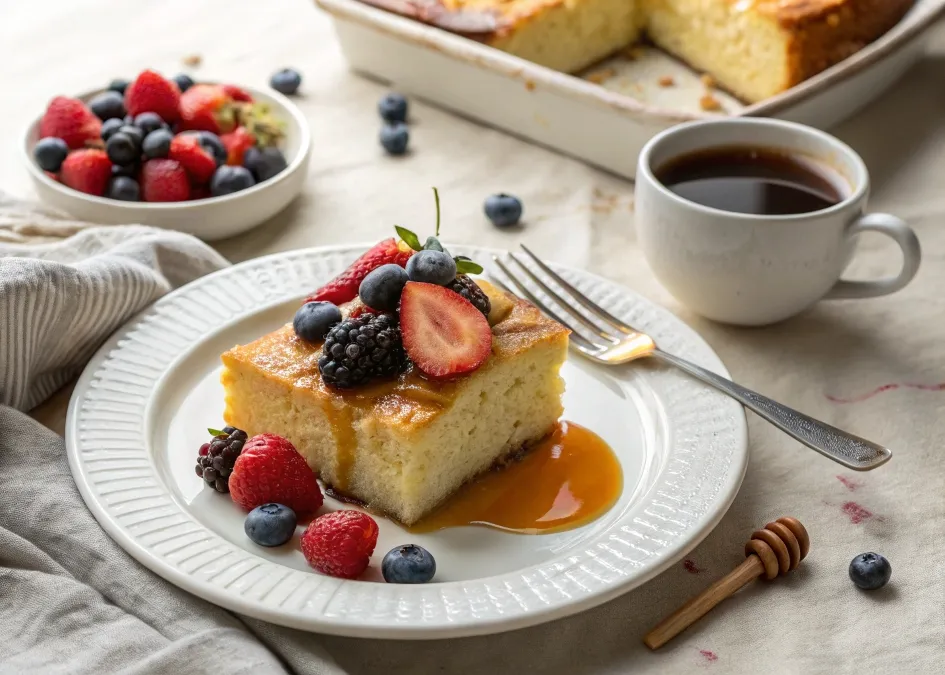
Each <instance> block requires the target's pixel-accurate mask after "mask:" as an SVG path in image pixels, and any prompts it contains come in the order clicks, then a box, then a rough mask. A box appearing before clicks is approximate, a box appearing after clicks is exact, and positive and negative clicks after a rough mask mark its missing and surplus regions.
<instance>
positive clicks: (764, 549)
mask: <svg viewBox="0 0 945 675" xmlns="http://www.w3.org/2000/svg"><path fill="white" fill-rule="evenodd" d="M809 550H810V537H809V536H808V534H807V530H806V529H804V526H803V525H801V523H800V521H799V520H797V518H790V517H788V516H785V517H783V518H778V519H777V520H776V521H775V522H773V523H768V524H767V525H765V527H764V529H763V530H755V531H754V532H752V533H751V539H750V540H749V541H748V543H747V544H745V556H746V558H745V562H743V563H742V564H741V565H739V566H738V567H736V568H735V569H734V570H732V571H731V572H729V573H728V574H727V575H726V576H724V577H722V578H721V579H719V580H718V581H716V582H715V583H714V584H712V585H711V586H709V587H708V588H707V589H705V590H704V591H703V592H702V593H700V594H699V595H697V596H696V597H694V598H693V599H691V600H690V601H689V602H687V603H686V604H685V605H683V606H682V607H680V608H679V609H677V610H676V611H675V612H673V613H672V614H671V615H669V616H668V617H666V618H665V619H663V621H661V622H660V624H659V625H658V626H657V627H656V628H654V629H653V630H651V631H650V632H649V633H647V634H646V636H645V637H644V638H643V642H644V644H646V646H647V647H649V648H650V649H659V648H660V647H662V646H663V645H665V644H666V643H667V642H669V641H670V640H672V639H673V638H674V637H676V636H677V635H679V634H680V633H682V632H683V631H684V630H686V629H687V628H688V627H689V626H691V625H692V624H694V623H695V622H696V621H698V620H699V619H701V618H702V617H703V616H705V615H706V614H707V613H708V612H709V610H710V609H712V608H713V607H715V606H716V605H717V604H719V603H720V602H722V601H723V600H724V599H725V598H727V597H729V596H731V595H733V594H734V593H735V591H737V590H738V589H740V588H741V587H742V586H744V585H745V584H747V583H748V582H749V581H752V580H753V579H756V578H757V577H760V576H762V575H764V577H765V579H768V580H769V581H770V580H771V579H774V578H775V577H777V576H779V575H784V574H787V573H788V572H790V571H791V570H793V569H794V568H796V567H797V566H798V565H799V564H800V562H801V561H802V560H803V559H804V558H806V557H807V552H808V551H809Z"/></svg>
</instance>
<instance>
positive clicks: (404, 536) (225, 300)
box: [66, 246, 748, 639]
mask: <svg viewBox="0 0 945 675" xmlns="http://www.w3.org/2000/svg"><path fill="white" fill-rule="evenodd" d="M366 248H367V247H366V246H348V247H341V248H319V249H308V250H303V251H294V252H290V253H282V254H278V255H273V256H269V257H265V258H258V259H256V260H251V261H249V262H246V263H243V264H240V265H236V266H234V267H231V268H228V269H225V270H221V271H219V272H217V273H215V274H211V275H209V276H206V277H204V278H202V279H198V280H196V281H194V282H193V283H190V284H188V285H187V286H185V287H183V288H181V289H179V290H177V291H175V292H173V293H171V294H169V295H167V296H165V297H164V298H162V299H161V300H158V301H157V302H156V303H154V304H153V305H152V306H151V307H149V308H147V309H146V310H144V311H143V312H141V314H139V315H138V316H137V317H135V318H134V319H133V320H131V321H130V322H129V323H128V324H127V325H125V326H124V327H123V328H121V329H120V330H119V331H118V332H117V333H115V335H113V336H112V337H111V339H109V340H108V342H107V343H106V344H105V345H104V346H103V347H102V348H101V349H100V350H99V351H98V353H97V354H96V355H95V357H94V358H93V359H92V360H91V362H90V363H89V365H88V367H87V368H86V369H85V372H84V373H83V374H82V377H81V379H80V380H79V383H78V385H77V386H76V389H75V393H74V394H73V396H72V400H71V402H70V404H69V417H68V422H67V428H66V445H67V449H68V455H69V463H70V466H71V467H72V473H73V475H74V476H75V481H76V483H77V484H78V486H79V490H80V491H81V493H82V496H83V497H84V499H85V501H86V503H87V504H88V507H89V509H90V510H91V511H92V513H93V514H94V515H95V517H96V518H97V519H98V521H99V523H101V525H102V527H103V528H104V529H105V530H106V531H107V532H108V533H109V534H110V535H111V536H112V538H114V539H115V541H117V542H118V543H119V544H120V545H121V546H122V547H124V548H125V549H126V550H127V551H128V552H129V553H130V554H131V555H132V556H134V557H135V558H136V559H137V560H138V561H140V562H141V563H142V564H144V565H146V566H147V567H149V568H150V569H151V570H153V571H154V572H156V573H157V574H159V575H161V576H162V577H164V578H165V579H167V580H168V581H170V582H171V583H173V584H175V585H177V586H179V587H181V588H183V589H185V590H187V591H189V592H191V593H194V594H195V595H198V596H200V597H202V598H205V599H207V600H209V601H211V602H213V603H216V604H218V605H220V606H222V607H226V608H227V609H230V610H233V611H235V612H239V613H241V614H246V615H249V616H253V617H257V618H260V619H265V620H267V621H271V622H273V623H278V624H282V625H286V626H292V627H295V628H300V629H305V630H311V631H316V632H322V633H333V634H338V635H349V636H359V637H373V638H403V639H411V638H412V639H417V638H443V637H458V636H466V635H479V634H485V633H492V632H499V631H505V630H511V629H514V628H521V627H524V626H529V625H533V624H537V623H541V622H544V621H550V620H552V619H556V618H560V617H563V616H566V615H569V614H573V613H575V612H579V611H582V610H584V609H588V608H590V607H593V606H595V605H598V604H600V603H603V602H605V601H607V600H610V599H611V598H614V597H616V596H617V595H620V594H621V593H625V592H626V591H628V590H630V589H632V588H634V587H636V586H639V585H640V584H642V583H644V582H646V581H647V580H649V579H651V578H653V577H654V576H656V575H657V574H658V573H659V572H660V571H662V570H664V569H666V568H667V567H668V566H670V565H672V564H673V563H674V562H676V561H678V560H680V559H681V558H682V557H683V556H684V555H685V554H686V553H687V552H688V551H690V550H691V549H692V548H693V547H695V546H696V544H698V543H699V542H700V541H701V540H702V539H703V538H704V537H705V536H706V535H707V534H708V533H709V532H710V531H711V530H712V528H713V527H714V526H715V525H716V524H717V523H718V522H719V520H720V519H721V517H722V515H723V514H724V513H725V512H726V510H727V509H728V507H729V505H730V504H731V503H732V500H733V499H734V498H735V494H736V492H737V491H738V488H739V485H740V484H741V481H742V477H743V476H744V473H745V468H746V466H747V462H748V447H747V429H746V423H745V416H744V413H743V411H742V409H741V407H740V406H739V405H738V404H737V403H735V402H734V401H732V400H730V399H728V398H727V397H725V396H723V395H721V394H719V393H717V392H715V391H714V390H711V389H709V388H707V387H705V386H703V385H701V384H699V383H697V382H695V381H694V380H691V379H689V378H688V377H686V376H685V375H683V374H681V373H679V372H675V371H672V370H667V369H664V368H662V367H659V366H656V365H655V364H654V365H651V364H649V363H644V362H641V363H637V364H631V365H627V366H624V367H621V368H612V369H607V370H605V369H603V368H600V367H598V366H594V365H592V364H590V363H588V362H586V361H584V360H582V359H580V358H579V357H577V356H575V355H572V357H571V358H569V359H568V361H567V362H566V363H565V365H564V369H563V375H564V378H565V380H566V383H567V392H566V394H565V415H564V418H565V419H567V420H570V421H573V422H577V423H579V424H582V425H584V426H586V427H588V428H590V429H592V430H594V431H595V432H597V433H598V434H599V435H600V436H602V437H603V438H604V440H606V441H607V442H608V443H609V444H610V446H611V447H612V448H613V450H614V452H615V453H616V455H617V457H618V458H619V460H620V463H621V466H622V468H623V473H624V482H623V492H622V494H621V495H620V497H619V499H618V501H617V503H616V504H615V506H614V507H613V508H612V509H611V510H610V511H608V512H607V513H606V514H604V515H603V516H602V517H601V518H599V519H598V520H596V521H595V522H593V523H590V524H588V525H585V526H583V527H581V528H578V529H574V530H570V531H567V532H558V533H554V534H546V535H520V534H511V533H506V532H500V531H497V530H494V529H488V528H485V527H462V528H454V529H447V530H441V531H439V532H435V533H431V534H423V535H415V534H411V533H409V532H407V531H405V530H404V529H403V528H401V527H400V526H399V525H397V524H395V523H393V522H390V521H387V520H384V519H379V524H380V538H379V540H378V545H377V549H376V551H375V554H374V557H373V558H372V560H371V567H370V568H369V570H368V572H367V573H366V574H365V576H364V577H363V578H362V579H360V580H357V581H346V580H341V579H335V578H332V577H327V576H322V575H320V574H318V573H316V572H315V571H313V570H312V569H311V568H309V567H308V566H307V564H306V562H305V559H304V558H303V556H302V553H301V551H300V550H299V547H298V535H299V534H301V531H302V528H301V527H300V528H299V532H298V533H297V536H296V538H295V539H294V540H293V541H292V542H290V543H288V544H286V545H285V546H282V547H278V548H275V549H266V548H262V547H260V546H257V545H255V544H253V543H252V542H251V541H250V540H249V539H248V538H247V537H246V535H245V534H244V533H243V518H244V515H245V514H244V513H243V512H242V511H241V510H240V509H239V508H238V507H237V506H236V505H235V504H233V503H232V501H230V499H228V498H227V497H226V496H225V495H220V494H218V493H216V492H214V491H213V490H210V489H208V488H204V487H203V481H202V480H201V479H200V478H199V477H198V476H197V475H196V474H195V473H194V464H195V459H196V454H197V449H198V447H199V446H200V444H201V443H203V442H204V441H206V440H207V431H206V429H207V427H219V426H220V425H221V424H222V418H221V416H222V413H223V390H222V387H221V385H220V383H219V374H220V367H221V366H220V359H219V355H220V354H221V353H222V352H223V351H225V350H226V349H228V348H230V347H232V346H233V345H235V344H237V343H246V342H249V341H251V340H253V339H255V338H256V337H258V336H260V335H262V334H264V333H266V332H268V331H271V330H273V329H275V328H277V327H278V326H280V325H282V324H284V323H286V322H288V321H290V320H291V318H292V315H293V313H294V311H295V309H296V308H297V307H298V303H299V301H300V299H301V298H302V297H303V296H304V295H305V294H306V293H307V292H309V291H311V290H312V289H314V288H316V287H317V286H319V285H320V284H321V283H323V282H324V281H326V280H327V279H329V278H331V277H333V276H334V275H336V274H337V273H339V272H340V271H341V270H343V269H344V268H345V267H346V266H347V264H348V263H349V262H350V261H351V260H353V259H354V258H355V257H357V256H358V255H359V254H360V253H362V252H363V251H364V250H365V249H366ZM450 250H452V251H454V252H460V253H462V254H465V255H468V256H470V257H471V258H473V259H474V260H477V261H479V262H480V263H485V262H486V261H488V260H490V259H491V255H492V253H493V252H492V251H487V250H483V249H478V248H471V247H463V246H450ZM557 269H558V271H560V272H561V273H562V274H563V276H565V277H566V278H567V279H568V280H569V281H571V282H572V283H573V284H574V285H576V286H577V287H578V288H579V289H581V290H583V291H584V292H585V293H586V294H587V295H589V296H590V297H591V298H593V299H594V300H596V301H597V302H599V303H601V304H602V305H603V306H605V307H606V308H607V309H609V310H610V311H611V312H612V313H613V314H615V315H617V316H618V317H621V318H623V319H624V320H626V321H627V322H628V323H631V324H633V325H634V326H636V327H638V328H640V329H642V330H645V331H647V332H648V333H650V334H651V335H652V336H653V337H654V338H656V340H657V342H658V343H659V344H660V346H661V347H662V348H663V349H665V350H667V351H671V352H674V353H676V354H679V355H680V356H683V357H686V358H688V359H691V360H693V361H695V362H697V363H699V364H701V365H703V366H705V367H707V368H710V369H712V370H714V371H715V372H717V373H720V374H723V375H726V374H727V372H726V370H725V367H724V366H723V365H722V363H721V361H720V360H719V358H718V357H717V356H716V355H715V354H714V353H713V352H712V350H711V349H710V348H709V346H708V345H707V344H706V343H705V342H703V341H702V339H701V338H700V337H699V336H698V335H697V334H696V333H695V332H694V331H693V330H692V329H690V328H688V327H687V326H686V325H685V324H683V323H682V322H681V321H679V319H677V318H675V317H674V316H673V315H672V314H670V313H669V312H668V311H666V310H665V309H662V308H661V307H658V306H656V305H654V304H652V303H650V302H649V301H647V300H645V299H644V298H642V297H640V296H638V295H636V294H634V293H633V292H631V291H629V290H627V289H625V288H623V287H621V286H618V285H616V284H613V283H611V282H609V281H606V280H604V279H601V278H600V277H596V276H594V275H591V274H588V273H587V272H583V271H580V270H576V269H569V268H563V267H558V268H557ZM341 506H342V505H340V504H339V503H337V502H334V501H333V500H331V499H327V500H326V506H325V507H323V508H324V509H335V508H340V507H341ZM410 542H412V543H418V544H420V545H422V546H424V547H425V548H427V549H428V550H429V551H430V552H431V553H433V555H434V557H435V558H436V561H437V575H436V579H435V581H434V582H433V583H429V584H425V585H397V584H386V583H384V582H383V580H382V578H381V576H380V573H379V564H380V560H381V558H382V557H383V556H384V554H385V553H386V552H387V551H388V550H390V549H391V548H392V547H394V546H396V545H398V544H404V543H410Z"/></svg>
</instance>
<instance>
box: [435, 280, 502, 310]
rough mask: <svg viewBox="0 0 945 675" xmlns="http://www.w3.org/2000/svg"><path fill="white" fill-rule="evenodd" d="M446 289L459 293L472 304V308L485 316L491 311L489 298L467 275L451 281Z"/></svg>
mask: <svg viewBox="0 0 945 675" xmlns="http://www.w3.org/2000/svg"><path fill="white" fill-rule="evenodd" d="M446 287H447V288H448V289H450V290H451V291H455V292H457V293H459V294H460V295H461V296H463V297H464V298H466V299H467V300H469V302H471V303H472V304H473V307H475V308H476V309H478V310H479V311H480V312H482V313H483V314H485V315H486V316H489V312H490V311H491V310H492V303H490V302H489V296H488V295H486V294H485V292H484V291H483V290H482V289H481V288H479V284H477V283H476V282H475V281H473V280H472V279H471V278H470V277H469V276H468V275H466V274H460V275H459V276H458V277H456V278H455V279H453V281H452V282H450V283H448V284H446Z"/></svg>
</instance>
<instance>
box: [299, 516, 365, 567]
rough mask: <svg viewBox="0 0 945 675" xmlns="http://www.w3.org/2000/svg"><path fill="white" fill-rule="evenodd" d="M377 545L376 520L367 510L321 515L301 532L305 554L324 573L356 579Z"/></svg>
mask: <svg viewBox="0 0 945 675" xmlns="http://www.w3.org/2000/svg"><path fill="white" fill-rule="evenodd" d="M376 545H377V523H376V522H374V519H373V518H371V516H369V515H367V514H366V513H362V512H360V511H352V510H344V511H335V512H334V513H326V514H325V515H324V516H319V517H318V518H316V519H315V520H313V521H312V523H311V524H310V525H309V526H308V528H306V530H305V534H303V535H302V553H303V554H304V555H305V559H306V560H307V561H308V564H309V565H311V566H312V567H314V568H315V569H316V570H318V571H319V572H321V573H322V574H329V575H331V576H333V577H342V578H344V579H355V578H357V577H359V576H361V574H362V573H363V572H364V570H366V569H367V567H368V564H369V563H370V562H371V554H372V553H374V547H375V546H376Z"/></svg>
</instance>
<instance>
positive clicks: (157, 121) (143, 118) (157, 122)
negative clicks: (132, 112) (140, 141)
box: [135, 112, 166, 136]
mask: <svg viewBox="0 0 945 675" xmlns="http://www.w3.org/2000/svg"><path fill="white" fill-rule="evenodd" d="M135 126H136V127H138V128H139V129H141V133H143V134H144V135H145V136H147V135H148V134H150V133H151V132H152V131H157V130H158V129H163V128H164V127H165V126H166V125H165V124H164V120H163V119H161V116H160V115H158V114H157V113H154V112H143V113H141V114H140V115H138V116H137V117H135Z"/></svg>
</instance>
